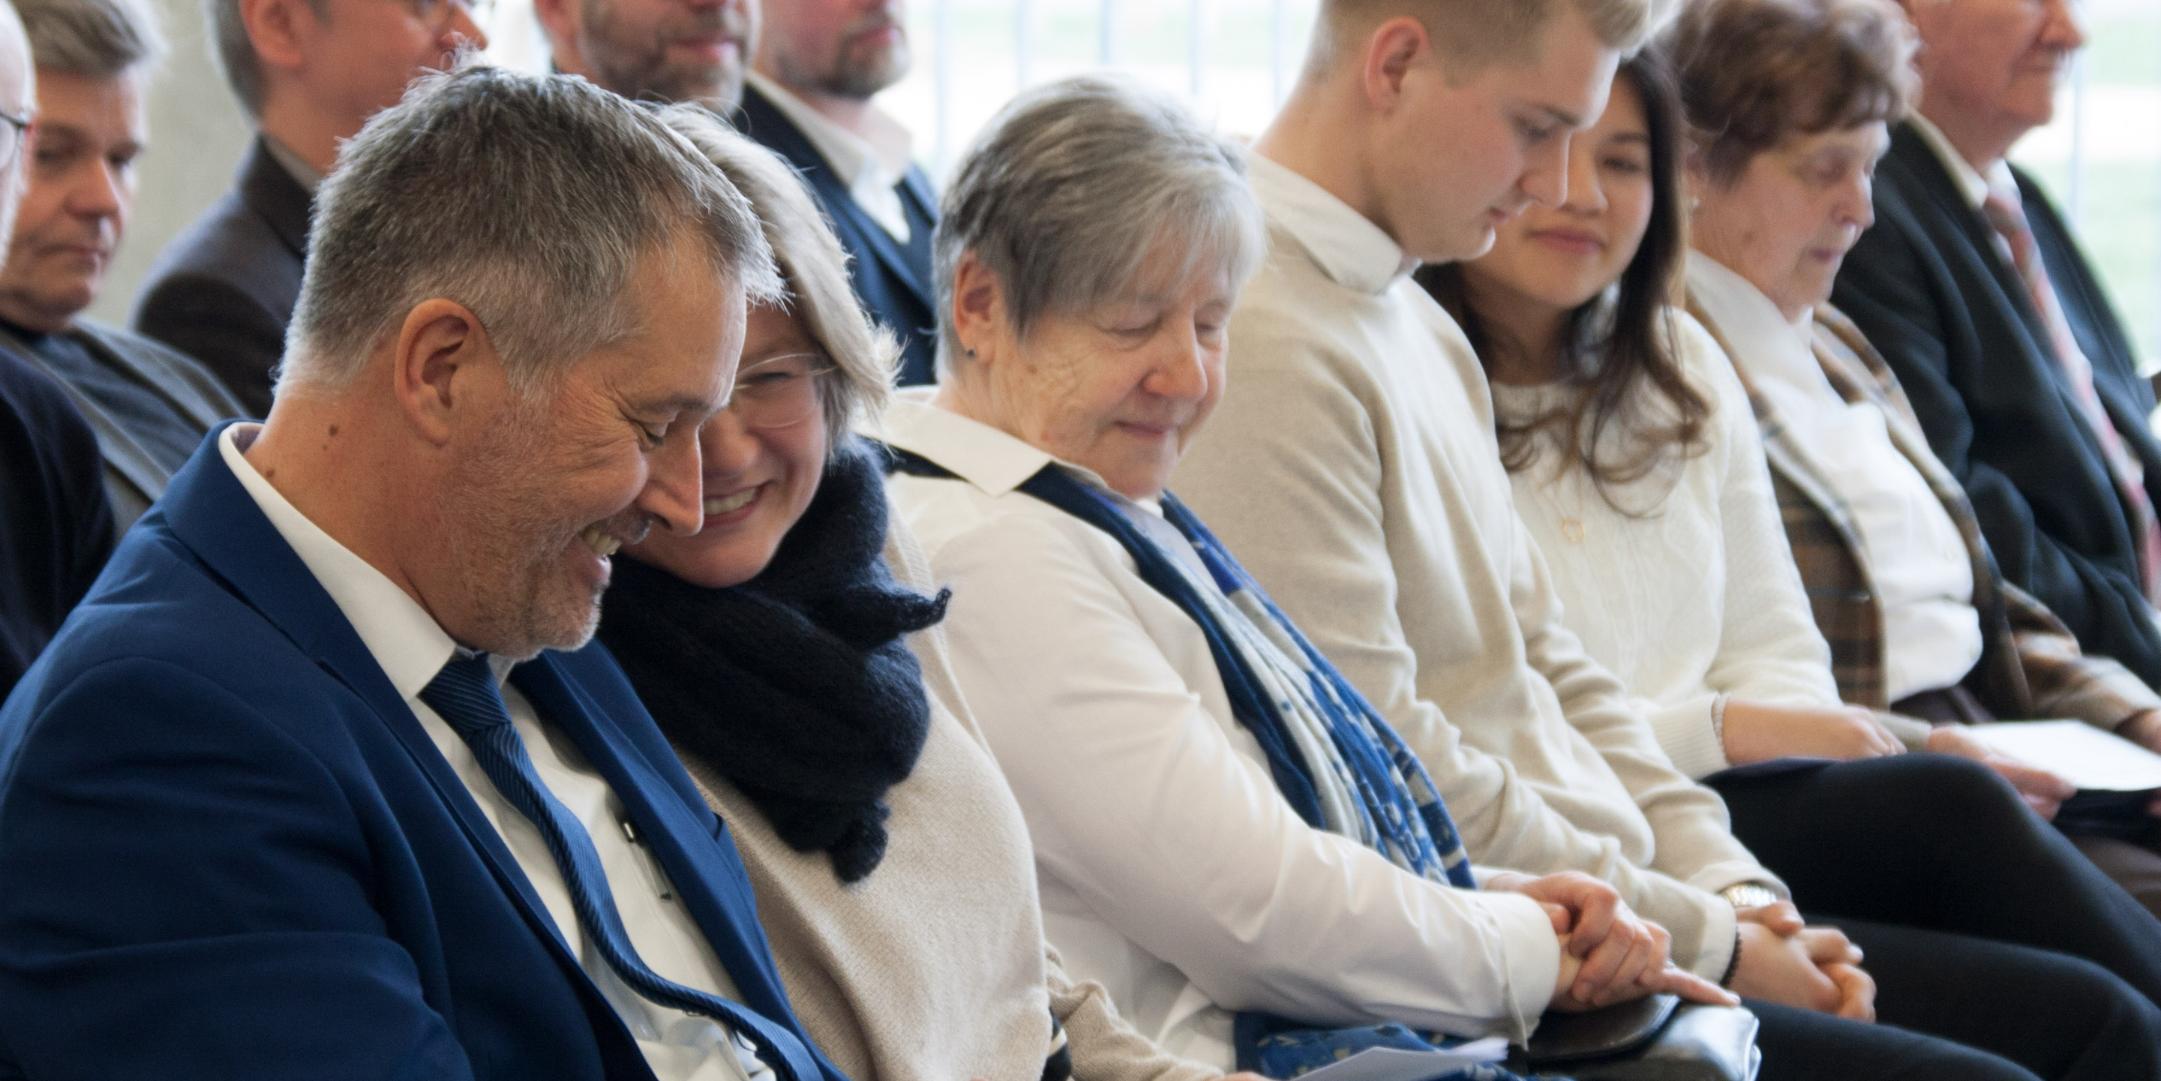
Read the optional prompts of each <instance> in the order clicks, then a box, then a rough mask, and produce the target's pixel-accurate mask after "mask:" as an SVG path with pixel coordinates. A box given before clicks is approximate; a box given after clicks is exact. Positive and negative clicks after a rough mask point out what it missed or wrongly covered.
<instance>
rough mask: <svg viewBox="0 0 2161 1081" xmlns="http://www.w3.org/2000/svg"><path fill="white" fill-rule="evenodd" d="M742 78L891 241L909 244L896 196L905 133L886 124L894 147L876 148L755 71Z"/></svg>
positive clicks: (903, 175)
mask: <svg viewBox="0 0 2161 1081" xmlns="http://www.w3.org/2000/svg"><path fill="white" fill-rule="evenodd" d="M744 79H745V80H747V81H748V82H749V83H750V85H751V86H753V87H756V88H757V90H758V93H760V94H763V95H765V99H766V100H767V101H770V102H772V103H773V108H775V109H778V110H780V115H782V116H785V117H787V118H788V120H789V122H790V123H792V124H794V125H795V126H796V127H797V128H798V129H801V131H802V132H803V137H804V138H805V139H808V140H810V145H811V148H812V149H814V150H816V151H817V152H818V156H819V157H821V158H824V159H825V164H826V167H827V168H829V169H831V170H833V175H834V176H836V177H839V178H840V181H841V183H843V184H845V185H847V188H848V197H849V198H851V199H854V200H855V203H856V205H857V206H860V207H862V208H863V212H864V213H865V214H868V215H870V219H871V220H872V221H875V222H877V223H878V226H879V227H880V228H882V229H884V230H885V231H886V232H888V233H890V234H892V236H893V239H895V240H898V241H900V242H901V243H903V244H906V243H908V240H909V237H910V236H911V235H912V234H913V232H914V231H913V230H912V229H910V228H909V227H908V211H907V208H906V207H905V206H903V205H902V203H901V197H900V184H901V181H903V180H905V179H907V176H908V158H909V150H908V133H907V132H906V131H905V130H904V129H902V128H901V127H900V125H899V124H893V125H891V130H892V134H893V139H894V144H895V145H894V146H892V147H890V148H880V147H878V146H874V145H872V143H871V141H870V140H868V139H865V138H863V137H862V136H860V135H857V134H856V133H855V132H852V131H849V130H848V129H847V128H844V127H841V126H840V125H839V124H836V123H834V122H833V121H832V120H830V119H828V118H827V117H826V115H825V114H824V113H821V112H819V111H818V110H816V109H813V108H811V107H810V105H809V104H807V103H806V102H804V101H803V99H801V98H799V97H796V96H795V95H794V94H793V93H790V92H789V90H788V88H787V87H785V86H782V85H780V84H779V83H777V82H775V81H773V80H772V79H768V78H766V77H765V76H764V75H762V74H760V73H759V72H757V71H751V72H749V73H747V74H746V75H745V76H744Z"/></svg>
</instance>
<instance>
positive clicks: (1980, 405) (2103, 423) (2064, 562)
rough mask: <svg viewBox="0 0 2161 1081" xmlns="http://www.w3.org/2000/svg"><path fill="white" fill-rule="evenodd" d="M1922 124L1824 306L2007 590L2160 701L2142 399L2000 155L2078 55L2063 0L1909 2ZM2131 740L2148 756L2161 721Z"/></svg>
mask: <svg viewBox="0 0 2161 1081" xmlns="http://www.w3.org/2000/svg"><path fill="white" fill-rule="evenodd" d="M1902 3H1903V6H1904V7H1905V8H1906V11H1907V14H1908V16H1909V17H1910V18H1911V20H1912V22H1913V25H1914V26H1915V28H1916V29H1917V30H1918V32H1919V35H1920V38H1921V51H1920V60H1919V63H1920V66H1921V74H1922V95H1921V104H1920V109H1919V115H1918V116H1915V117H1913V118H1911V119H1909V120H1908V121H1907V122H1905V123H1903V124H1901V125H1899V127H1898V128H1897V129H1896V130H1895V131H1894V133H1893V135H1892V143H1891V149H1890V152H1889V154H1888V156H1887V157H1886V158H1885V159H1884V161H1883V163H1882V165H1881V166H1880V168H1879V170H1878V172H1877V176H1876V189H1875V209H1876V225H1875V227H1874V228H1873V229H1870V230H1869V231H1868V232H1867V233H1865V234H1863V235H1862V237H1861V240H1860V243H1859V244H1858V245H1857V246H1855V248H1854V249H1853V251H1852V253H1851V254H1850V255H1848V256H1847V258H1846V263H1845V267H1844V269H1843V270H1842V271H1841V272H1840V273H1839V277H1838V282H1837V287H1836V290H1835V291H1834V294H1833V298H1832V299H1833V301H1834V302H1835V303H1836V304H1837V306H1838V307H1839V308H1840V309H1841V310H1843V311H1844V312H1846V313H1847V314H1848V315H1849V316H1851V317H1852V318H1853V321H1854V322H1855V323H1856V324H1857V325H1858V326H1859V327H1860V328H1861V330H1862V332H1863V333H1865V334H1866V335H1867V337H1868V340H1869V342H1870V343H1872V344H1873V345H1874V346H1875V347H1876V348H1877V349H1879V350H1880V351H1881V352H1882V353H1883V355H1884V357H1885V358H1886V359H1887V360H1888V361H1889V362H1890V365H1891V367H1892V369H1893V370H1894V371H1895V372H1896V373H1897V375H1898V378H1899V380H1900V382H1901V383H1903V384H1904V386H1905V389H1906V393H1907V394H1908V395H1909V396H1910V397H1911V398H1912V400H1913V405H1914V409H1915V411H1916V412H1917V413H1918V414H1919V416H1920V419H1921V423H1922V426H1923V428H1924V429H1925V430H1926V431H1927V434H1928V439H1929V443H1930V445H1931V446H1932V447H1933V449H1934V450H1935V452H1936V455H1937V457H1939V458H1941V459H1942V460H1943V462H1944V464H1945V465H1947V466H1949V467H1950V469H1951V471H1952V473H1953V475H1955V476H1956V477H1957V478H1958V480H1959V482H1960V483H1961V484H1962V485H1964V487H1965V489H1966V491H1967V494H1968V495H1969V496H1971V497H1972V500H1973V506H1974V510H1975V512H1976V514H1977V515H1978V517H1979V519H1980V523H1981V528H1982V532H1983V534H1984V535H1985V536H1986V537H1987V540H1988V544H1989V548H1990V549H1991V550H1992V551H1993V552H1994V553H1995V557H1996V560H1997V562H1998V563H1999V564H2000V565H2001V567H2002V570H2003V574H2004V577H2006V578H2007V579H2009V580H2010V581H2011V582H2013V583H2014V584H2016V585H2018V586H2019V587H2020V588H2022V589H2024V590H2026V591H2027V592H2029V593H2032V594H2034V595H2035V596H2037V597H2039V598H2040V599H2041V600H2042V601H2043V602H2044V603H2045V604H2046V605H2047V606H2048V607H2049V608H2050V609H2051V610H2052V611H2054V612H2055V613H2056V614H2057V615H2058V616H2060V617H2061V618H2062V619H2063V621H2064V622H2065V623H2066V624H2067V625H2068V626H2069V627H2070V628H2071V630H2072V632H2073V633H2074V634H2075V635H2076V636H2077V637H2078V640H2079V644H2080V645H2081V646H2082V647H2084V648H2085V649H2086V650H2087V651H2088V652H2091V653H2098V654H2102V655H2105V656H2110V657H2114V658H2115V659H2117V660H2119V661H2121V662H2123V663H2124V664H2125V665H2126V666H2128V667H2129V668H2130V669H2131V670H2132V671H2133V672H2135V673H2137V674H2138V675H2139V676H2140V678H2142V679H2144V680H2145V681H2146V682H2147V683H2148V684H2150V685H2153V686H2157V687H2161V626H2157V624H2156V618H2155V608H2154V601H2155V599H2156V598H2157V597H2161V566H2157V562H2161V526H2157V524H2156V521H2155V515H2154V508H2155V505H2156V503H2157V502H2161V443H2157V442H2156V441H2155V439H2154V437H2153V435H2152V432H2151V431H2150V430H2149V428H2148V427H2147V416H2148V414H2150V413H2151V412H2152V411H2153V407H2154V398H2153V393H2152V390H2151V388H2150V387H2149V386H2148V385H2147V383H2146V381H2145V380H2144V379H2143V378H2141V377H2140V375H2139V373H2138V364H2137V360H2136V358H2135V357H2134V356H2133V355H2132V351H2131V345H2130V341H2129V338H2128V336H2127V335H2126V334H2125V333H2124V327H2123V324H2122V321H2121V320H2120V319H2118V317H2117V315H2116V313H2115V311H2114V310H2113V309H2112V308H2111V307H2110V305H2109V302H2108V300H2107V298H2106V296H2105V295H2104V294H2103V292H2102V288H2101V285H2100V282H2099V281H2098V280H2097V278H2096V277H2095V275H2094V272H2093V268H2092V267H2091V265H2089V264H2088V262H2087V260H2086V258H2085V255H2084V253H2082V252H2081V251H2080V250H2079V246H2078V243H2077V240H2076V239H2075V238H2074V237H2073V236H2072V235H2071V232H2070V230H2069V228H2068V227H2067V226H2066V224H2065V223H2064V221H2063V218H2062V216H2061V215H2060V214H2059V213H2058V212H2057V210H2056V207H2055V206H2054V204H2052V203H2051V202H2050V201H2049V199H2048V196H2047V195H2046V194H2045V193H2043V192H2042V191H2041V189H2040V188H2039V187H2038V186H2037V185H2036V184H2035V183H2034V181H2033V178H2032V177H2030V176H2028V175H2026V174H2025V173H2024V172H2022V171H2020V170H2018V169H2015V168H2013V167H2012V166H2011V165H2010V164H2009V163H2008V162H2007V161H2006V159H2005V155H2007V154H2008V153H2009V152H2010V150H2011V147H2012V146H2013V145H2014V144H2015V143H2017V142H2018V140H2019V139H2020V138H2021V137H2022V136H2024V135H2025V134H2026V133H2027V132H2029V131H2031V130H2033V129H2035V128H2037V127H2040V126H2042V125H2044V124H2046V123H2047V122H2048V121H2049V118H2050V117H2051V116H2052V115H2053V110H2054V105H2055V92H2056V88H2057V85H2058V83H2059V82H2060V80H2061V78H2062V76H2063V74H2064V73H2065V72H2066V71H2067V70H2068V66H2069V62H2070V58H2071V56H2072V54H2073V53H2074V52H2076V50H2077V49H2078V48H2079V47H2080V46H2081V45H2082V44H2083V43H2084V40H2085V39H2084V36H2083V34H2082V32H2081V29H2080V27H2079V25H2078V23H2077V20H2076V14H2075V10H2074V4H2073V3H2072V0H1957V2H1953V3H1946V2H1944V0H1902ZM2145 727H2146V729H2147V731H2144V732H2142V733H2141V734H2140V735H2141V737H2142V742H2145V743H2146V744H2147V745H2148V746H2150V747H2154V748H2156V749H2161V724H2157V725H2149V726H2145Z"/></svg>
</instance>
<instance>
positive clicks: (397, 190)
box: [278, 63, 780, 395]
mask: <svg viewBox="0 0 2161 1081" xmlns="http://www.w3.org/2000/svg"><path fill="white" fill-rule="evenodd" d="M693 122H694V121H693V120H691V119H686V118H683V117H675V118H672V119H671V121H668V122H663V121H662V120H661V119H660V117H659V116H657V115H656V114H655V113H654V112H653V111H651V110H649V109H647V108H645V107H642V106H638V105H633V104H631V103H630V102H628V101H625V100H624V99H622V98H620V97H618V96H616V95H614V94H611V93H608V92H607V91H605V90H601V89H599V88H598V87H595V86H594V85H592V84H591V83H588V82H586V81H585V80H583V79H579V78H576V77H573V76H564V75H555V76H533V75H523V74H517V73H514V72H510V71H506V70H503V69H501V68H494V67H488V66H485V65H480V64H471V63H468V64H463V65H460V66H459V67H458V68H457V69H456V70H454V71H451V72H448V73H436V74H430V75H424V76H422V77H421V78H419V79H418V80H416V81H415V82H414V84H413V85H412V87H411V88H410V89H409V90H408V91H407V92H406V94H405V99H404V100H403V101H402V102H400V103H399V104H398V105H396V106H394V107H392V108H390V109H387V110H384V111H383V112H381V113H378V114H376V116H375V118H374V119H372V120H370V121H369V122H368V124H367V126H366V127H364V128H362V129H361V131H360V134H359V135H358V136H356V137H355V138H354V139H353V140H352V141H351V142H349V143H347V144H346V145H345V148H344V150H343V151H342V152H341V153H340V154H339V155H338V167H337V168H336V170H334V171H333V172H332V173H331V175H330V177H329V178H328V179H327V180H325V181H324V182H323V186H322V190H321V191H320V192H318V193H317V195H316V197H315V218H314V223H313V227H312V228H311V229H310V231H309V234H308V237H309V239H308V268H307V275H306V278H305V280H304V281H303V282H302V284H301V288H300V301H299V304H298V306H297V307H296V308H295V309H294V312H293V325H292V329H291V331H290V333H289V335H288V338H287V342H286V359H285V364H284V367H283V369H282V370H281V371H280V372H279V375H278V389H279V391H280V392H281V393H282V392H283V391H284V390H285V389H286V388H287V387H288V386H304V387H307V388H310V389H319V390H335V389H338V388H340V387H342V386H343V385H345V384H347V383H349V382H350V381H351V380H352V378H353V377H354V376H355V375H357V374H358V373H359V372H360V371H361V369H362V368H363V367H365V365H366V363H367V359H368V356H369V355H370V354H371V353H372V352H373V351H374V350H375V348H376V347H377V346H378V345H379V344H380V343H381V342H382V341H383V339H384V338H385V337H386V336H387V335H391V334H394V333H396V331H397V330H398V328H399V326H400V325H401V324H402V323H403V321H404V319H405V316H406V314H407V313H408V312H410V311H412V309H413V308H414V307H415V306H416V305H418V304H420V303H421V302H422V301H425V300H428V299H430V298H436V297H440V298H444V299H448V300H452V301H456V302H457V303H459V304H462V305H464V306H465V307H466V308H467V309H469V310H471V311H472V312H473V314H474V315H475V316H476V317H477V318H478V319H479V321H480V323H481V325H482V326H483V327H484V328H486V330H487V332H488V334H489V336H490V337H491V338H492V339H493V341H494V344H495V348H496V351H497V353H498V354H499V355H500V356H501V357H502V362H503V366H504V370H505V375H506V377H507V378H508V379H509V381H510V383H511V385H512V386H513V387H514V388H516V389H517V390H518V391H519V392H521V393H524V394H528V395H530V394H531V393H533V392H534V391H535V390H537V389H538V388H540V387H542V386H544V385H546V384H547V383H548V382H550V381H551V380H552V379H553V378H554V377H556V376H559V375H560V374H562V373H563V372H564V371H566V370H568V369H569V368H570V367H571V366H572V365H574V364H575V363H576V362H577V360H579V359H580V358H582V357H584V356H586V355H587V354H589V353H591V352H592V351H594V350H596V349H599V348H602V347H604V346H607V345H610V344H613V343H615V342H619V341H622V340H624V339H626V338H629V337H631V336H633V335H636V334H638V333H640V332H641V331H643V330H645V329H648V328H645V327H641V326H639V325H638V322H637V321H638V317H639V314H640V311H641V308H642V305H641V304H639V303H638V302H637V298H636V297H633V296H631V295H629V287H630V283H631V279H632V278H633V276H634V275H635V274H636V273H637V272H638V270H639V269H640V266H641V264H642V263H643V261H644V260H645V259H646V258H648V257H650V256H653V255H655V254H658V253H661V252H665V251H667V250H668V249H669V248H670V246H671V245H673V244H675V243H677V242H679V240H680V239H681V238H683V237H684V236H686V234H687V235H688V236H690V237H694V238H696V239H697V240H698V241H700V242H701V244H700V246H701V247H702V248H703V249H704V254H705V255H706V257H707V259H708V260H709V265H710V267H711V269H712V270H713V271H714V272H716V273H718V274H720V275H721V276H722V277H723V279H725V280H730V281H734V282H737V283H739V284H740V285H741V286H742V288H743V290H744V293H745V294H746V296H747V298H748V299H749V300H750V302H751V303H768V302H771V301H772V300H773V299H775V298H777V297H778V296H779V295H780V278H779V275H778V273H777V272H776V271H775V270H774V267H773V253H772V249H771V248H770V247H768V246H767V245H766V242H765V236H764V234H763V233H762V232H760V230H759V228H758V220H757V217H756V216H755V214H754V213H753V212H752V210H751V207H750V204H749V202H748V201H747V200H745V199H744V198H743V195H742V193H740V192H738V191H736V190H735V188H734V186H733V185H731V184H729V183H728V180H727V178H725V177H723V176H721V175H720V172H719V171H718V170H716V169H714V168H713V165H712V163H711V162H709V161H707V160H706V159H705V156H704V155H702V154H700V153H698V151H697V149H696V148H695V147H693V146H691V145H690V143H689V142H687V141H686V140H684V139H683V137H682V136H680V135H678V134H676V130H677V128H678V127H681V126H683V125H686V124H691V123H693ZM703 122H704V123H707V124H711V125H716V126H717V125H718V124H719V123H720V121H718V120H716V119H710V118H708V119H706V120H704V121H703ZM671 123H672V124H674V125H675V127H671V126H670V124H671ZM684 269H685V270H690V269H691V268H684Z"/></svg>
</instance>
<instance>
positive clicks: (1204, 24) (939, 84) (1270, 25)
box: [767, 0, 2161, 368]
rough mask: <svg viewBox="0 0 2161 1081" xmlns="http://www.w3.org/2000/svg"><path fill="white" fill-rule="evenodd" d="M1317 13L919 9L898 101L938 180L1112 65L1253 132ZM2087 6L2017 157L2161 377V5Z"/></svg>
mask: <svg viewBox="0 0 2161 1081" xmlns="http://www.w3.org/2000/svg"><path fill="white" fill-rule="evenodd" d="M767 2H775V0H767ZM783 2H784V0H783ZM1314 8H1315V3H1314V0H1032V2H1031V0H1019V2H1013V0H917V2H916V3H915V4H914V6H913V7H912V9H911V10H910V12H909V19H910V29H911V32H912V40H913V41H914V43H915V47H916V69H915V71H914V73H913V74H912V75H911V76H910V78H909V79H908V80H907V81H906V82H904V83H903V84H902V85H900V86H897V87H895V88H893V89H892V90H891V91H889V92H888V93H887V94H886V97H885V100H884V104H885V106H886V108H888V109H889V110H891V111H892V112H893V113H895V114H896V115H897V116H899V117H900V118H901V119H902V120H903V121H904V122H906V123H907V124H908V125H909V127H910V128H911V130H913V131H915V132H916V133H917V138H918V144H917V145H918V152H919V155H920V157H921V158H922V159H923V161H924V163H925V165H926V166H927V167H928V168H930V170H931V171H932V173H933V174H934V175H940V176H942V175H943V174H944V173H945V171H946V170H947V169H949V168H950V167H951V166H952V164H953V162H954V160H955V159H956V158H958V157H959V156H960V154H962V153H963V152H964V151H965V150H966V149H967V146H968V143H969V141H970V140H971V139H972V138H973V137H974V136H975V134H976V132H977V131H978V130H980V129H981V128H982V126H983V124H984V122H985V121H987V120H988V119H989V118H990V116H991V114H992V113H994V112H996V111H997V109H998V107H999V106H1000V105H1002V104H1004V102H1005V101H1006V100H1007V99H1009V98H1010V97H1012V95H1013V93H1014V92H1015V91H1017V90H1019V89H1020V88H1022V87H1024V86H1031V85H1034V84H1037V83H1041V82H1044V81H1047V80H1050V79H1055V78H1058V77H1061V76H1064V75H1070V74H1073V73H1076V72H1082V71H1090V70H1099V69H1104V68H1113V69H1118V70H1122V71H1125V72H1128V73H1131V74H1133V75H1135V76H1137V77H1139V78H1142V79H1144V80H1146V81H1148V82H1151V83H1154V84H1156V85H1159V86H1162V87H1164V88H1166V89H1168V90H1171V91H1174V92H1177V93H1179V94H1182V95H1184V96H1185V97H1186V98H1187V100H1188V101H1190V102H1192V103H1194V104H1195V105H1196V106H1197V107H1198V109H1199V110H1200V112H1201V114H1202V115H1203V116H1206V117H1208V118H1210V119H1212V120H1213V121H1215V122H1216V123H1217V125H1218V126H1219V127H1221V128H1222V129H1223V130H1224V131H1227V132H1230V133H1233V134H1240V135H1250V134H1253V133H1256V132H1258V131H1259V130H1260V129H1261V128H1262V127H1263V126H1265V125H1266V124H1267V122H1268V118H1269V117H1270V115H1272V113H1273V112H1274V110H1275V106H1276V104H1277V103H1278V102H1279V101H1281V100H1282V97H1283V95H1284V93H1285V92H1286V91H1287V90H1288V89H1289V85H1290V80H1291V79H1292V78H1293V77H1294V76H1295V75H1296V73H1297V69H1298V64H1299V61H1300V59H1301V58H1302V57H1303V56H1304V53H1305V47H1306V39H1307V35H1308V33H1309V30H1310V27H1311V24H1312V21H1313V12H1314ZM2082 10H2083V16H2084V19H2085V21H2086V27H2087V36H2088V38H2089V44H2088V46H2087V48H2086V50H2085V52H2084V53H2083V54H2082V56H2081V57H2080V61H2079V65H2078V68H2077V72H2076V75H2075V77H2074V78H2073V80H2072V81H2071V83H2070V84H2069V85H2068V86H2067V87H2066V88H2065V93H2064V101H2063V103H2062V105H2061V107H2060V108H2059V109H2058V112H2057V119H2056V123H2054V124H2053V125H2051V126H2050V127H2048V128H2047V129H2044V130H2042V131H2038V132H2035V133H2033V134H2032V135H2030V136H2028V137H2027V138H2026V139H2025V140H2024V141H2023V142H2022V143H2021V144H2020V145H2019V149H2018V153H2017V154H2016V158H2017V159H2018V160H2019V162H2020V163H2021V164H2023V165H2025V166H2027V167H2029V168H2031V169H2033V170H2034V171H2035V172H2036V173H2037V174H2038V175H2039V176H2040V177H2041V178H2042V181H2043V182H2044V183H2045V184H2046V185H2047V186H2048V187H2049V189H2050V190H2051V191H2052V192H2054V193H2055V195H2056V196H2057V198H2058V199H2059V200H2061V201H2062V203H2063V205H2064V208H2065V210H2066V211H2067V212H2068V213H2069V214H2070V215H2071V216H2072V218H2073V221H2074V222H2075V223H2076V226H2077V227H2078V229H2079V231H2080V236H2081V238H2082V240H2083V241H2084V243H2085V244H2086V247H2087V251H2088V253H2089V254H2090V255H2091V256H2092V257H2093V259H2094V262H2095V263H2096V264H2098V265H2099V267H2100V270H2101V275H2102V277H2103V278H2104V279H2105V280H2106V282H2107V284H2108V287H2109V290H2110V292H2111V293H2112V294H2113V295H2114V298H2115V301H2116V305H2117V308H2118V310H2119V311H2120V312H2122V314H2123V317H2124V320H2125V321H2126V322H2127V323H2128V324H2130V329H2131V332H2132V334H2133V335H2134V337H2135V338H2136V340H2137V344H2138V350H2139V355H2140V356H2141V358H2142V359H2143V360H2144V361H2145V363H2146V364H2147V365H2148V366H2149V367H2150V368H2161V3H2157V2H2156V0H2083V9H2082ZM1196 29H1197V30H1198V32H1196Z"/></svg>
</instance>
